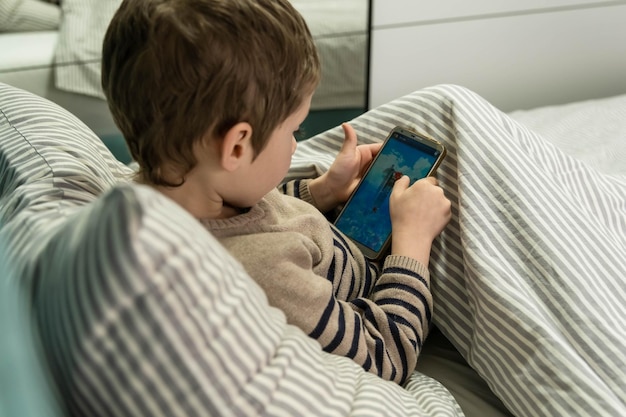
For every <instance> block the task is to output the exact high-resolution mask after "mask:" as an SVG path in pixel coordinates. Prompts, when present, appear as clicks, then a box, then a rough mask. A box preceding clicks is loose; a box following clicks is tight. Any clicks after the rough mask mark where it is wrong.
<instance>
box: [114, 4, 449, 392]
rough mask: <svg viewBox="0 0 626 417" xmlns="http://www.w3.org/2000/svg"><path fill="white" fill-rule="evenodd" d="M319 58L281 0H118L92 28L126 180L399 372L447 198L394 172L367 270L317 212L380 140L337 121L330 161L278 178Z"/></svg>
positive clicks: (341, 345)
mask: <svg viewBox="0 0 626 417" xmlns="http://www.w3.org/2000/svg"><path fill="white" fill-rule="evenodd" d="M319 73H320V66H319V60H318V57H317V53H316V50H315V46H314V44H313V41H312V39H311V35H310V33H309V30H308V28H307V26H306V23H305V22H304V20H303V19H302V17H301V16H300V15H299V13H298V12H297V11H296V10H295V9H294V8H293V7H292V6H291V5H290V3H289V2H288V1H287V0H221V1H220V0H132V1H131V0H127V1H125V2H124V3H123V4H122V5H121V7H120V9H119V11H118V12H117V14H116V16H115V18H114V19H113V21H112V23H111V25H110V26H109V29H108V32H107V35H106V37H105V41H104V49H103V73H102V85H103V88H104V91H105V94H106V96H107V98H108V101H109V106H110V108H111V112H112V114H113V116H114V118H115V120H116V123H117V124H118V126H119V128H120V129H121V130H122V132H123V133H124V136H125V139H126V141H127V143H128V146H129V149H130V152H131V154H132V156H133V158H134V159H135V160H136V161H137V162H138V164H139V171H138V173H137V178H136V179H137V181H139V182H142V183H145V184H148V185H151V186H153V187H155V188H156V189H157V190H159V191H160V192H162V193H163V194H165V195H166V196H168V197H170V198H171V199H173V200H174V201H176V202H177V203H178V204H180V205H181V206H182V207H184V208H185V209H187V210H188V211H189V212H190V213H191V214H192V215H194V216H195V217H196V218H197V219H199V221H200V222H201V223H202V224H203V225H204V226H205V227H206V228H207V229H208V230H210V231H211V232H212V233H213V234H214V235H215V236H216V237H217V238H218V239H219V240H220V242H221V243H222V244H223V245H224V246H225V247H226V248H228V249H229V251H230V252H231V253H232V254H233V255H234V256H235V257H236V258H237V259H238V260H239V261H240V262H241V263H242V264H243V265H244V267H245V268H246V270H247V271H248V273H249V274H250V275H251V276H252V277H253V278H254V279H255V280H256V281H257V282H258V283H259V285H260V286H261V287H262V288H263V289H264V290H265V292H266V293H267V296H268V299H269V301H270V303H271V304H272V305H274V306H276V307H278V308H280V309H282V310H283V311H284V312H285V314H286V315H287V318H288V321H289V322H290V323H292V324H295V325H297V326H299V327H301V328H302V329H303V330H304V331H305V332H307V333H308V334H309V335H310V336H311V337H314V338H316V339H317V340H318V341H319V342H320V343H321V345H322V346H323V348H324V349H325V350H326V351H328V352H332V353H335V354H338V355H344V356H348V357H350V358H352V359H353V360H354V361H356V362H357V363H359V364H360V365H362V366H363V367H364V368H365V369H366V370H369V371H370V372H373V373H375V374H377V375H379V376H381V377H383V378H385V379H388V380H393V381H396V382H398V383H403V382H404V381H405V380H406V379H407V377H408V376H409V375H410V373H411V372H412V371H413V369H414V368H415V364H416V360H417V355H418V352H419V350H420V348H421V345H422V343H423V341H424V338H425V337H426V334H427V332H428V328H429V325H430V318H431V313H432V298H431V294H430V290H429V286H430V283H429V274H428V269H427V266H428V260H429V256H430V248H431V244H432V241H433V239H434V238H435V236H437V235H438V234H439V233H440V232H441V230H442V229H443V227H444V226H445V225H446V223H447V222H448V220H449V219H450V202H449V201H448V200H447V199H446V198H445V196H444V195H443V191H442V190H441V188H439V187H438V186H437V185H436V180H435V179H433V178H428V179H424V180H421V181H418V182H417V183H416V184H414V185H413V186H411V187H409V179H408V178H407V177H403V178H401V179H400V180H398V181H397V182H396V184H395V186H394V189H393V193H392V195H391V200H390V210H391V217H392V227H393V235H392V248H391V253H390V255H389V256H388V257H387V258H386V259H385V261H384V264H383V265H382V266H381V269H380V271H379V267H378V266H376V265H373V264H371V263H369V262H368V261H367V260H366V259H365V258H364V257H363V255H362V254H361V253H360V252H359V251H358V249H357V248H356V247H355V246H354V245H353V244H352V243H351V242H350V241H348V239H347V238H345V237H344V236H343V235H342V234H341V233H340V232H339V231H337V230H336V229H334V228H333V227H332V225H330V224H329V223H328V221H327V220H326V218H325V217H324V214H323V213H326V212H328V211H330V210H332V209H334V208H335V207H337V205H339V204H341V203H343V202H345V201H346V200H347V198H348V196H349V195H350V193H351V191H352V190H353V189H354V188H355V186H356V184H357V182H358V180H359V179H360V176H361V174H362V173H363V171H364V169H365V168H366V167H367V165H368V164H369V163H370V162H371V160H372V158H373V156H374V155H375V154H376V152H377V151H378V149H379V148H380V145H363V146H357V138H356V134H355V132H354V131H353V130H352V128H351V127H350V126H349V125H348V124H344V126H343V128H344V132H345V141H344V145H343V148H342V149H341V151H340V153H339V154H338V155H337V158H336V160H335V162H334V163H333V165H332V166H331V168H330V169H329V171H328V172H327V173H325V174H323V175H322V176H320V177H318V178H316V179H312V180H303V181H295V182H292V183H289V184H286V185H284V186H283V187H282V188H281V189H282V191H283V193H280V192H279V191H278V190H277V189H276V187H277V186H278V185H279V184H280V183H281V181H282V179H283V177H284V176H285V174H286V173H287V170H288V169H289V165H290V162H291V155H292V154H293V152H294V151H295V148H296V141H295V139H294V137H293V133H294V132H295V131H296V130H298V127H299V125H300V123H302V121H303V120H304V119H305V117H306V115H307V113H308V111H309V107H310V101H311V97H312V95H313V92H314V90H315V87H316V86H317V83H318V81H319V78H320V74H319ZM294 197H295V198H294Z"/></svg>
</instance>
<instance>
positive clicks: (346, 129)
mask: <svg viewBox="0 0 626 417" xmlns="http://www.w3.org/2000/svg"><path fill="white" fill-rule="evenodd" d="M341 127H342V128H343V135H344V139H343V145H342V146H341V150H340V151H339V152H341V153H344V152H348V153H350V154H352V153H354V152H355V151H356V144H357V138H356V132H355V131H354V129H353V128H352V126H350V124H348V123H342V124H341Z"/></svg>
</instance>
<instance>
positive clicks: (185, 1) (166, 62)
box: [102, 0, 320, 186]
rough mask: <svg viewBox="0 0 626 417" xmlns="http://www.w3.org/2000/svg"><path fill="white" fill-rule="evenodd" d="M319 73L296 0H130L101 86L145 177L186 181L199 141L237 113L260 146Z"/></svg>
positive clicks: (114, 24) (116, 20)
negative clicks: (165, 174)
mask: <svg viewBox="0 0 626 417" xmlns="http://www.w3.org/2000/svg"><path fill="white" fill-rule="evenodd" d="M319 78H320V64H319V58H318V55H317V51H316V48H315V46H314V44H313V40H312V38H311V34H310V32H309V30H308V28H307V26H306V23H305V22H304V20H303V18H302V17H301V16H300V14H299V13H298V12H297V11H296V10H295V9H294V8H293V6H292V5H291V4H290V2H289V1H288V0H125V1H124V2H123V3H122V4H121V6H120V8H119V10H118V11H117V13H116V14H115V16H114V17H113V19H112V21H111V23H110V25H109V28H108V30H107V33H106V36H105V39H104V46H103V61H102V87H103V89H104V92H105V95H106V97H107V99H108V102H109V107H110V109H111V112H112V114H113V117H114V119H115V121H116V123H117V125H118V127H119V128H120V130H121V131H122V133H123V134H124V137H125V138H126V142H127V144H128V147H129V150H130V152H131V154H132V156H133V158H134V159H135V160H136V161H137V162H138V164H139V166H140V170H139V178H140V179H141V180H142V181H144V182H147V183H150V184H154V185H170V186H172V185H179V184H181V183H182V182H183V181H184V176H185V175H186V174H187V173H188V172H189V171H190V170H191V169H192V168H193V167H194V166H195V163H196V160H195V158H194V156H193V147H194V144H196V143H197V142H198V141H202V140H214V138H219V137H221V136H222V135H223V134H224V133H226V132H227V131H228V129H229V128H231V127H232V126H233V125H235V124H236V123H238V122H242V121H245V122H248V123H249V124H250V125H251V126H252V129H253V133H252V144H253V148H254V150H255V152H256V154H258V153H259V152H260V151H261V150H262V149H263V147H264V146H265V143H266V141H267V138H268V137H269V135H270V133H271V132H272V131H273V130H274V129H275V128H276V127H277V126H279V125H280V124H281V122H283V121H284V120H285V119H286V118H287V117H288V116H289V115H290V114H292V113H293V112H294V111H295V110H296V109H297V108H298V107H299V106H300V104H301V103H302V101H303V99H304V98H305V97H307V96H309V95H310V94H311V93H312V92H313V91H314V89H315V87H316V86H317V84H318V82H319ZM166 168H167V169H168V172H170V173H171V171H172V169H173V170H174V172H175V173H176V175H175V178H174V179H172V178H171V175H170V177H169V178H166V177H164V174H163V172H164V169H166Z"/></svg>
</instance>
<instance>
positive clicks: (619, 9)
mask: <svg viewBox="0 0 626 417" xmlns="http://www.w3.org/2000/svg"><path fill="white" fill-rule="evenodd" d="M372 10H373V13H372V41H371V56H370V78H369V81H370V85H369V103H370V107H375V106H377V105H379V104H382V103H385V102H387V101H389V100H392V99H393V98H396V97H399V96H401V95H404V94H407V93H410V92H411V91H414V90H416V89H419V88H422V87H426V86H429V85H435V84H440V83H454V84H460V85H464V86H466V87H469V88H471V89H473V90H474V91H476V92H478V93H479V94H481V95H483V97H485V98H487V99H488V100H489V101H491V102H492V103H494V104H495V105H496V106H498V107H499V108H501V109H502V110H505V111H510V110H515V109H520V108H531V107H536V106H541V105H547V104H561V103H565V102H569V101H576V100H583V99H588V98H597V97H604V96H610V95H615V94H618V93H626V1H612V2H610V1H609V2H607V1H595V0H586V1H583V0H579V1H575V0H550V1H545V0H544V1H541V0H527V1H525V2H523V3H522V2H519V1H513V0H475V1H471V2H468V1H462V0H442V1H438V2H426V1H423V0H373V9H372Z"/></svg>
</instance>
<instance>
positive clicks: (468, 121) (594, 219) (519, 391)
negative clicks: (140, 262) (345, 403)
mask: <svg viewBox="0 0 626 417" xmlns="http://www.w3.org/2000/svg"><path fill="white" fill-rule="evenodd" d="M625 108H626V107H625ZM625 108H622V109H620V110H621V111H622V112H623V111H624V109H625ZM609 111H610V109H609ZM622 120H623V119H622ZM352 124H353V126H354V127H355V129H356V130H357V133H358V135H359V138H360V140H361V141H362V142H371V141H375V140H380V139H381V138H384V137H385V135H386V133H387V132H388V131H389V130H390V129H391V128H392V127H394V126H395V125H404V126H407V127H409V128H412V129H415V130H417V131H419V132H422V133H424V134H426V135H429V136H432V137H434V138H436V139H438V140H440V141H442V142H443V143H444V144H445V146H446V147H447V149H448V157H447V158H446V160H445V161H444V164H443V165H442V166H441V168H440V169H439V171H438V173H437V177H438V179H439V181H440V183H441V185H442V186H443V188H444V189H445V191H446V194H447V195H448V197H449V198H450V199H451V200H452V203H453V219H452V221H451V223H450V224H449V225H448V226H447V228H446V229H445V230H444V232H443V233H442V235H441V236H440V238H438V239H437V240H436V242H435V245H434V248H433V255H432V261H431V265H430V269H431V273H432V280H433V284H432V285H433V293H434V299H435V315H434V322H435V324H436V325H437V326H438V327H439V329H440V330H441V331H442V332H443V333H444V334H445V335H446V336H447V338H448V339H449V340H450V341H452V343H453V344H454V345H455V346H456V348H457V349H458V350H459V351H460V352H461V354H462V355H463V356H464V358H465V359H466V360H467V362H468V363H469V364H470V365H471V366H472V367H473V368H474V369H475V370H476V371H477V372H478V373H479V374H480V375H481V376H482V377H483V378H484V379H485V380H486V381H487V383H488V384H489V386H490V387H491V388H492V390H493V391H494V393H495V394H496V395H497V396H498V397H499V398H500V399H501V400H502V401H503V402H504V404H505V405H506V406H507V408H508V409H509V410H510V411H511V412H512V413H513V414H514V415H516V416H556V415H559V416H562V415H577V416H581V415H589V416H599V415H606V416H618V415H626V390H625V389H624V387H625V385H624V384H625V382H626V356H625V355H624V352H626V321H625V320H624V317H625V316H626V302H625V301H624V300H626V279H625V277H626V177H625V176H624V175H621V174H606V173H603V172H602V171H600V170H598V169H596V168H594V167H592V165H589V164H586V163H584V162H582V161H580V160H578V159H574V158H572V157H571V156H568V155H567V154H565V153H563V152H562V151H561V150H560V149H559V148H557V147H555V146H554V145H553V144H552V143H550V142H549V141H547V140H545V139H544V138H543V137H542V136H540V135H539V134H537V133H535V132H534V131H531V130H530V129H528V128H527V127H525V126H524V125H522V124H520V123H518V122H516V121H515V120H514V119H512V118H511V117H509V116H507V115H505V114H504V113H502V112H500V111H498V110H497V109H495V108H494V107H492V106H491V105H490V104H489V103H487V102H486V101H484V100H483V99H482V98H480V97H479V96H477V95H476V94H474V93H472V92H471V91H468V90H466V89H464V88H461V87H458V86H452V85H442V86H436V87H432V88H428V89H424V90H420V91H417V92H415V93H414V94H412V95H409V96H406V97H403V98H401V99H398V100H395V101H393V102H391V103H389V104H387V105H384V106H381V107H379V108H377V109H375V110H374V111H372V112H370V113H368V114H366V115H365V116H362V117H360V118H357V119H356V120H354V121H353V122H352ZM623 139H624V138H623V137H622V142H623ZM341 140H342V134H341V130H340V129H334V130H331V131H328V132H326V133H324V134H322V135H319V136H318V137H315V138H313V139H311V140H308V141H305V142H301V143H300V144H299V146H298V150H297V151H296V154H295V155H294V158H293V167H292V170H291V173H290V176H289V178H297V177H308V176H311V175H318V174H319V173H320V172H322V171H324V170H325V169H327V168H328V166H329V165H330V163H331V162H332V159H333V155H334V154H335V153H336V152H337V150H338V149H339V147H340V143H341ZM601 140H602V138H595V137H594V138H590V141H596V142H599V141H601ZM622 164H623V161H622Z"/></svg>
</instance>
